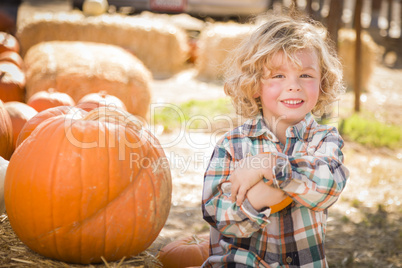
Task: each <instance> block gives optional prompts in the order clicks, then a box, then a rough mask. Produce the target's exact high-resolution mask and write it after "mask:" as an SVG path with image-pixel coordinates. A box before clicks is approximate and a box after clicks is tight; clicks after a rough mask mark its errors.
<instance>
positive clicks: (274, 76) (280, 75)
mask: <svg viewBox="0 0 402 268" xmlns="http://www.w3.org/2000/svg"><path fill="white" fill-rule="evenodd" d="M284 77H285V76H284V75H283V74H275V75H273V76H272V78H284Z"/></svg>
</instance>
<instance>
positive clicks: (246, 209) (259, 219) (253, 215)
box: [240, 198, 271, 228]
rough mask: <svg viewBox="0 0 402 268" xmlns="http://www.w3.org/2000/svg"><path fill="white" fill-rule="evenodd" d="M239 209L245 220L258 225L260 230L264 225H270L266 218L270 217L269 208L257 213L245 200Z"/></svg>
mask: <svg viewBox="0 0 402 268" xmlns="http://www.w3.org/2000/svg"><path fill="white" fill-rule="evenodd" d="M240 209H241V211H242V212H243V213H244V214H245V215H246V216H247V218H249V219H250V220H251V221H253V222H255V223H256V224H257V225H259V227H260V228H264V227H265V225H267V224H268V223H270V221H269V219H268V217H269V215H271V208H267V209H264V210H262V211H257V210H256V209H255V208H254V207H253V206H252V205H251V203H250V202H249V201H248V199H247V198H246V199H245V200H244V202H243V204H242V205H241V206H240Z"/></svg>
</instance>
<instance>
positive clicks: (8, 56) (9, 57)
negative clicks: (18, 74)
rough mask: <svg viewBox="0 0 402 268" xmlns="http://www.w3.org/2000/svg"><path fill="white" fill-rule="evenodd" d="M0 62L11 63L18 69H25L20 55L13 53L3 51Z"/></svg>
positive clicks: (0, 54)
mask: <svg viewBox="0 0 402 268" xmlns="http://www.w3.org/2000/svg"><path fill="white" fill-rule="evenodd" d="M0 62H11V63H13V64H15V65H16V66H17V67H18V68H20V69H24V68H25V65H24V60H23V59H22V57H21V55H20V54H18V53H17V52H15V51H4V52H3V53H0Z"/></svg>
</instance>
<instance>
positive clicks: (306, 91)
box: [257, 49, 321, 126]
mask: <svg viewBox="0 0 402 268" xmlns="http://www.w3.org/2000/svg"><path fill="white" fill-rule="evenodd" d="M296 58H297V59H298V60H299V61H300V63H301V66H297V65H295V64H293V63H292V62H291V61H290V60H289V59H288V58H287V57H285V56H284V53H283V52H280V53H277V54H275V55H274V57H273V58H272V61H271V66H270V69H269V70H268V69H266V70H265V73H264V77H265V79H264V80H262V83H261V92H260V93H259V94H258V95H257V97H258V96H259V97H260V98H261V104H262V110H263V113H264V118H265V119H266V120H268V122H273V120H275V122H277V123H285V124H286V125H287V126H291V125H294V124H297V123H298V122H300V121H301V120H302V119H303V118H304V117H305V115H306V114H307V113H309V112H310V111H311V110H312V109H313V108H314V107H315V105H316V103H317V100H318V96H319V93H320V81H321V72H320V65H319V62H318V57H317V55H316V53H315V52H314V51H312V50H307V49H302V50H300V51H298V52H297V53H296ZM278 120H280V122H278Z"/></svg>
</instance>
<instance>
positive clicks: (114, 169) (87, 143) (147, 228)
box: [5, 109, 172, 264]
mask: <svg viewBox="0 0 402 268" xmlns="http://www.w3.org/2000/svg"><path fill="white" fill-rule="evenodd" d="M96 110H97V109H96ZM94 111H95V110H94ZM88 116H89V114H88V115H87V116H86V117H85V118H84V119H81V120H73V119H68V118H62V117H55V118H54V120H47V121H45V122H43V123H41V124H40V125H39V126H38V127H37V128H36V129H35V130H34V131H33V132H32V134H31V135H30V136H29V137H28V138H27V139H26V140H25V142H23V143H22V144H21V145H20V146H19V147H18V148H17V150H16V151H15V153H14V155H13V157H12V159H11V160H10V164H9V168H8V171H7V175H6V181H5V192H6V194H5V202H6V209H7V213H8V217H9V220H10V224H11V226H12V228H13V230H14V231H15V233H16V234H17V236H18V237H19V238H20V239H21V241H22V242H24V243H25V244H26V245H27V246H28V247H30V248H31V249H32V250H34V251H36V252H38V253H40V254H42V255H44V256H46V257H49V258H54V259H58V260H62V261H66V262H73V263H83V264H86V263H97V262H101V261H102V260H101V256H103V257H104V258H105V259H106V260H107V261H114V260H119V259H121V258H123V257H127V258H128V257H130V256H133V255H137V254H139V253H141V252H142V251H144V250H145V249H146V248H147V247H148V246H150V245H151V244H152V242H153V241H154V240H155V239H156V237H157V236H158V234H159V232H160V230H161V229H162V227H163V225H164V223H165V221H166V219H167V216H168V213H169V210H170V203H171V191H172V185H171V177H170V169H169V166H168V164H167V161H166V158H165V156H164V152H163V150H162V149H160V147H157V144H155V143H157V140H156V139H155V138H154V137H152V135H151V134H150V133H149V132H148V130H146V129H140V130H139V129H136V128H135V127H131V126H130V123H129V121H125V124H123V123H114V122H106V121H103V120H88V119H87V118H88ZM151 142H153V143H151Z"/></svg>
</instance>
